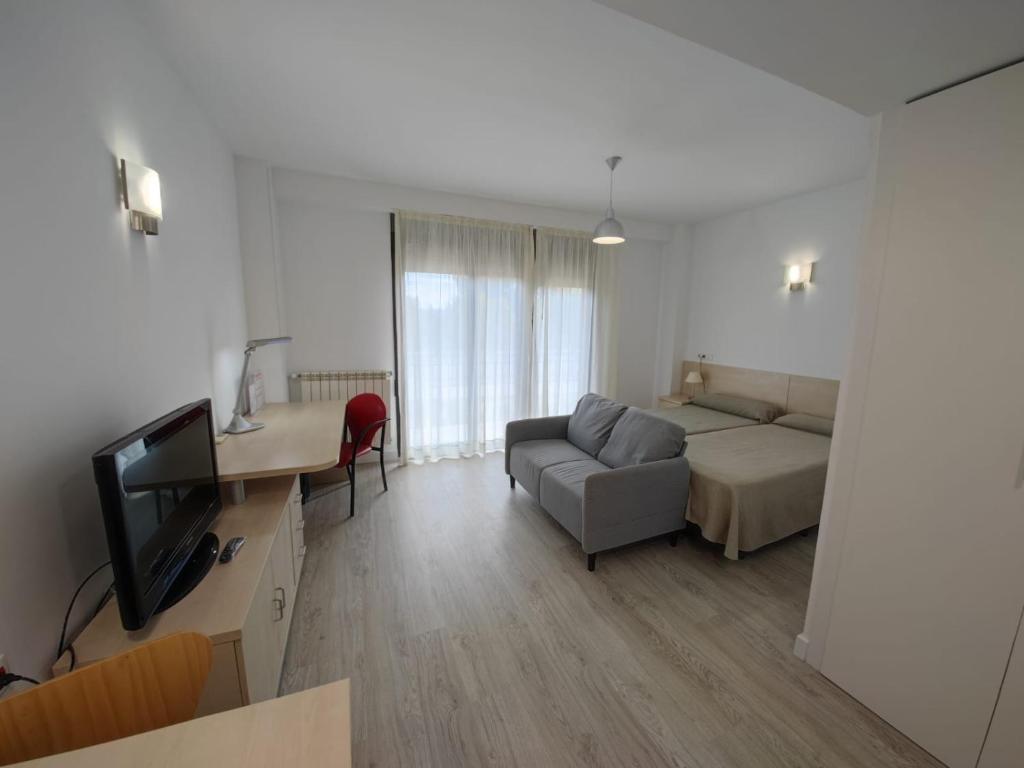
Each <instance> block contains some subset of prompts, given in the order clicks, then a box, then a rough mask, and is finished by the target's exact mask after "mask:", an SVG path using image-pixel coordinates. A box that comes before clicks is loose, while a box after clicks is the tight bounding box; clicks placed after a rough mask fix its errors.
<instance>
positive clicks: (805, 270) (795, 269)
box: [786, 264, 814, 291]
mask: <svg viewBox="0 0 1024 768" xmlns="http://www.w3.org/2000/svg"><path fill="white" fill-rule="evenodd" d="M813 266H814V265H813V264H790V265H789V266H787V267H786V284H787V285H788V286H789V290H791V291H802V290H803V289H804V288H805V287H806V286H807V283H809V282H811V269H812V267H813Z"/></svg>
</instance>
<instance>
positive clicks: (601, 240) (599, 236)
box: [594, 208, 626, 245]
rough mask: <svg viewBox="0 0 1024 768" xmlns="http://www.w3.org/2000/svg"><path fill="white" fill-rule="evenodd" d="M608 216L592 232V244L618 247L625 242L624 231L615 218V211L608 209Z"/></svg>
mask: <svg viewBox="0 0 1024 768" xmlns="http://www.w3.org/2000/svg"><path fill="white" fill-rule="evenodd" d="M608 214H609V216H608V217H607V218H606V219H605V220H604V221H602V222H601V223H600V224H598V225H597V228H596V229H595V230H594V242H595V243H597V244H598V245H618V244H619V243H624V242H626V230H625V228H624V227H623V226H622V223H621V222H620V221H619V220H618V219H616V218H615V211H613V210H612V209H611V208H609V209H608Z"/></svg>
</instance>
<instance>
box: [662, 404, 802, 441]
mask: <svg viewBox="0 0 1024 768" xmlns="http://www.w3.org/2000/svg"><path fill="white" fill-rule="evenodd" d="M651 413H653V414H654V415H656V416H658V417H660V418H662V419H666V420H667V421H671V422H673V423H675V424H678V425H680V426H681V427H683V428H684V429H685V430H686V434H687V435H701V434H704V433H706V432H718V431H721V430H723V429H736V428H738V427H751V426H754V425H755V424H767V423H768V422H770V421H772V420H773V419H775V418H776V417H777V416H780V415H782V409H780V408H778V407H777V406H774V405H772V404H771V403H767V402H764V401H762V400H754V399H751V398H748V397H739V396H736V395H726V394H703V395H697V397H695V398H694V400H693V402H692V403H690V404H688V405H681V406H678V407H675V408H654V409H652V410H651Z"/></svg>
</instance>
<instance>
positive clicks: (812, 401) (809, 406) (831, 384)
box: [682, 360, 839, 419]
mask: <svg viewBox="0 0 1024 768" xmlns="http://www.w3.org/2000/svg"><path fill="white" fill-rule="evenodd" d="M696 370H697V362H696V361H694V360H685V361H684V362H683V376H682V378H683V379H685V378H686V374H688V373H689V372H690V371H696ZM701 374H702V376H703V377H704V388H705V390H706V391H707V392H722V393H725V394H730V395H740V396H742V397H750V398H753V399H755V400H764V401H766V402H769V403H772V404H773V405H777V406H779V407H780V408H785V409H786V413H809V414H811V415H812V416H824V417H825V418H828V419H834V418H835V417H836V400H838V399H839V382H838V381H837V380H836V379H817V378H814V377H813V376H797V375H795V374H789V373H775V372H773V371H758V370H755V369H753V368H735V367H733V366H731V365H718V364H717V363H704V364H703V365H702V366H701Z"/></svg>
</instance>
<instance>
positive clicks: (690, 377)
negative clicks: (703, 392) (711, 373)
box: [684, 371, 704, 384]
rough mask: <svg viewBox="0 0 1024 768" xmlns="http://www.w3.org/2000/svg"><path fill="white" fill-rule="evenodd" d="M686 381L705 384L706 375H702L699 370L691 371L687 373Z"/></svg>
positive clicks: (687, 382)
mask: <svg viewBox="0 0 1024 768" xmlns="http://www.w3.org/2000/svg"><path fill="white" fill-rule="evenodd" d="M684 383H686V384H703V383H704V377H703V376H701V375H700V374H699V373H698V372H697V371H690V372H689V373H688V374H686V379H685V381H684Z"/></svg>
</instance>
